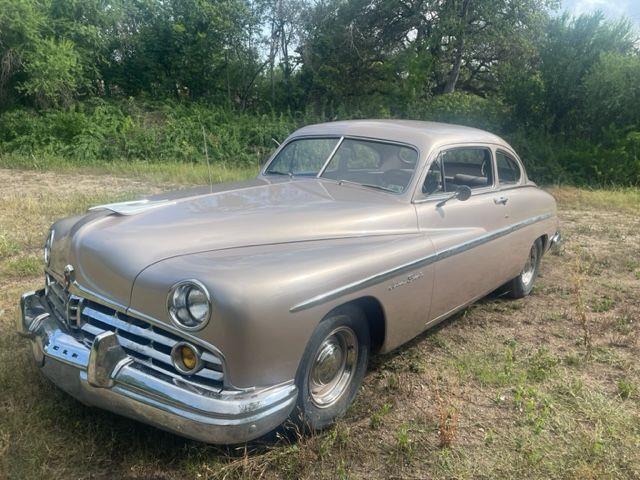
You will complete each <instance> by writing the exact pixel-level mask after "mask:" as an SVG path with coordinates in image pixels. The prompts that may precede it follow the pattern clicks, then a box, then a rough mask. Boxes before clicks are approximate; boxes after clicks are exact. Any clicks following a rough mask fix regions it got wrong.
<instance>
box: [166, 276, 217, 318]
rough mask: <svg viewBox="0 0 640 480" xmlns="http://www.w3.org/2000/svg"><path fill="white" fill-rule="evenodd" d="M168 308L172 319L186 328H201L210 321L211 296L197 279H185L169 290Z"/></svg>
mask: <svg viewBox="0 0 640 480" xmlns="http://www.w3.org/2000/svg"><path fill="white" fill-rule="evenodd" d="M167 309H168V310H169V315H170V316H171V320H173V322H174V323H175V324H176V325H177V326H178V327H180V328H183V329H185V330H200V329H201V328H203V327H204V326H205V325H206V324H207V322H208V321H209V316H210V314H211V297H210V296H209V292H208V291H207V288H206V287H205V286H204V285H203V284H202V283H200V282H198V281H197V280H185V281H182V282H179V283H177V284H175V285H174V286H173V287H171V290H170V291H169V297H168V299H167Z"/></svg>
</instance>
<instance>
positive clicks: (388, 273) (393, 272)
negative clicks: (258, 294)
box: [289, 213, 553, 313]
mask: <svg viewBox="0 0 640 480" xmlns="http://www.w3.org/2000/svg"><path fill="white" fill-rule="evenodd" d="M552 216H553V214H552V213H545V214H542V215H537V216H535V217H531V218H528V219H526V220H523V221H522V222H518V223H514V224H513V225H510V226H508V227H505V228H501V229H499V230H496V231H494V232H490V233H486V234H484V235H481V236H479V237H477V238H474V239H472V240H467V241H466V242H463V243H461V244H459V245H454V246H452V247H448V248H445V249H444V250H442V251H440V252H435V253H431V254H429V255H427V256H425V257H421V258H418V259H417V260H413V261H411V262H408V263H405V264H402V265H400V266H399V267H394V268H392V269H390V270H385V271H384V272H380V273H377V274H375V275H372V276H370V277H366V278H364V279H362V280H358V281H356V282H353V283H350V284H348V285H345V286H342V287H339V288H336V289H334V290H330V291H329V292H325V293H322V294H320V295H317V296H315V297H313V298H310V299H308V300H305V301H304V302H301V303H298V304H297V305H294V306H293V307H291V308H290V309H289V311H290V312H291V313H294V312H299V311H301V310H306V309H308V308H311V307H315V306H316V305H320V304H322V303H325V302H328V301H330V300H334V299H336V298H339V297H341V296H343V295H348V294H350V293H353V292H357V291H358V290H361V289H363V288H366V287H370V286H372V285H376V284H378V283H380V282H383V281H385V280H387V279H389V278H392V277H395V276H397V275H400V274H402V273H406V272H409V271H411V270H414V269H416V268H420V267H424V266H426V265H431V264H432V263H435V262H438V261H440V260H444V259H445V258H449V257H452V256H454V255H458V254H459V253H463V252H466V251H467V250H470V249H472V248H475V247H478V246H480V245H483V244H485V243H487V242H490V241H492V240H495V239H498V238H500V237H503V236H505V235H509V234H510V233H513V232H515V231H516V230H520V229H522V228H524V227H527V226H529V225H532V224H534V223H537V222H541V221H543V220H546V219H548V218H551V217H552Z"/></svg>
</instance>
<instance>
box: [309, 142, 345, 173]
mask: <svg viewBox="0 0 640 480" xmlns="http://www.w3.org/2000/svg"><path fill="white" fill-rule="evenodd" d="M343 141H344V136H342V137H340V140H338V143H336V146H335V147H334V148H333V150H331V153H330V154H329V156H328V157H327V159H326V160H325V162H324V163H323V164H322V168H320V170H318V174H317V175H316V178H320V177H321V176H322V174H323V173H324V171H325V170H326V169H327V167H328V166H329V163H331V160H333V157H334V155H335V154H336V152H337V151H338V149H339V148H340V145H342V142H343Z"/></svg>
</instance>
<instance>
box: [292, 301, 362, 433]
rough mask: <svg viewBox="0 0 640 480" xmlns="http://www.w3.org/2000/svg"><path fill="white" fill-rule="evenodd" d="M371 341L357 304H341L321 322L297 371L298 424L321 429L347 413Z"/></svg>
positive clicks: (355, 391) (296, 411)
mask: <svg viewBox="0 0 640 480" xmlns="http://www.w3.org/2000/svg"><path fill="white" fill-rule="evenodd" d="M370 343H371V339H370V334H369V325H368V323H367V320H366V318H365V316H364V313H363V312H362V310H360V309H359V308H358V307H356V306H354V305H344V306H342V307H338V308H337V309H335V310H333V311H332V312H331V313H329V314H328V315H327V317H325V318H324V319H323V320H322V321H321V322H320V324H319V325H318V327H317V328H316V330H315V331H314V332H313V334H312V336H311V339H310V340H309V343H308V344H307V347H306V348H305V352H304V355H303V357H302V361H301V362H300V366H299V367H298V372H297V374H296V386H297V387H298V402H297V405H296V408H295V409H294V412H293V414H292V415H293V417H292V420H293V421H294V422H295V423H297V424H298V425H302V426H303V427H304V428H305V429H309V430H322V429H324V428H327V427H328V426H330V425H332V424H333V423H334V422H335V421H336V419H338V418H340V417H341V416H343V415H344V414H345V412H346V411H347V409H348V408H349V406H350V405H351V403H352V402H353V399H354V398H355V396H356V394H357V392H358V390H359V389H360V386H361V384H362V380H363V379H364V375H365V373H366V371H367V364H368V361H369V349H370Z"/></svg>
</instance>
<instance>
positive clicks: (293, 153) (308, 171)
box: [265, 138, 340, 177]
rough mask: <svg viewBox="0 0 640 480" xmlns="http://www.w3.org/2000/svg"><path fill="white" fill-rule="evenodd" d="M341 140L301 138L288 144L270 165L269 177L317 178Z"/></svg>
mask: <svg viewBox="0 0 640 480" xmlns="http://www.w3.org/2000/svg"><path fill="white" fill-rule="evenodd" d="M339 141H340V139H339V138H301V139H299V140H293V141H291V142H289V143H287V144H286V145H285V146H284V148H283V149H282V150H280V152H279V153H278V155H277V156H276V158H274V159H273V161H272V162H271V163H270V164H269V167H268V168H267V170H266V171H265V173H266V174H267V175H296V176H313V177H315V176H316V175H317V174H318V172H320V169H321V168H322V167H323V166H324V164H325V163H326V162H327V159H328V158H329V155H331V152H333V149H334V148H335V147H336V145H337V144H338V142H339Z"/></svg>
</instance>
